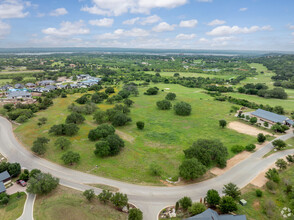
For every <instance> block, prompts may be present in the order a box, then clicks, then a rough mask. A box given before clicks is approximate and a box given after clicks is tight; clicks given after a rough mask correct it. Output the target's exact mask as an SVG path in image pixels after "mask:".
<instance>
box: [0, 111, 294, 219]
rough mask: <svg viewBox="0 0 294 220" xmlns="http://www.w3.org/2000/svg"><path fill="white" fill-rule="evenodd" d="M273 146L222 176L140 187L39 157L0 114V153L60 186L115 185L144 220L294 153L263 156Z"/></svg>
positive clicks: (248, 178) (242, 183) (252, 175)
mask: <svg viewBox="0 0 294 220" xmlns="http://www.w3.org/2000/svg"><path fill="white" fill-rule="evenodd" d="M291 137H294V135H293V133H291V134H286V135H283V136H281V137H279V138H280V139H282V140H287V139H289V138H291ZM272 148H273V146H272V144H271V143H269V144H267V145H266V146H265V147H263V148H261V149H259V150H258V151H257V152H255V153H253V154H252V155H251V156H250V157H249V158H247V159H245V160H244V161H242V162H240V163H239V164H237V165H236V166H234V167H233V168H232V169H230V170H228V171H227V172H226V173H224V174H223V175H220V176H218V177H215V178H213V179H209V180H206V181H204V182H200V183H195V184H191V185H186V186H176V187H153V186H139V185H134V184H130V183H124V182H120V181H116V180H112V179H107V178H103V177H99V176H94V175H91V174H86V173H82V172H79V171H75V170H71V169H68V168H65V167H62V166H60V165H57V164H54V163H51V162H49V161H47V160H45V159H41V158H39V157H37V156H35V155H33V154H32V153H30V152H29V151H27V150H26V149H25V148H24V147H23V146H22V145H21V144H20V143H19V142H18V141H17V140H16V138H15V137H14V134H13V131H12V126H11V123H10V122H9V121H8V120H6V119H5V118H2V117H0V152H1V153H2V154H3V155H4V156H6V157H7V158H8V160H9V161H10V162H18V163H20V164H21V165H22V166H23V167H25V168H27V169H34V168H38V169H40V170H42V171H43V172H49V173H51V174H52V175H54V176H56V177H58V178H60V183H61V184H62V185H65V186H68V187H71V188H74V189H77V190H81V191H84V190H85V189H90V188H93V187H90V186H87V185H85V184H83V183H100V184H106V185H110V186H114V187H117V188H119V189H120V192H123V193H126V194H127V195H128V198H129V200H130V202H131V203H133V204H135V205H136V206H138V207H139V208H140V209H141V210H142V211H143V213H144V219H146V220H155V219H157V214H158V212H159V211H160V210H161V209H162V208H164V207H166V206H168V205H172V204H175V202H176V201H177V200H178V199H179V198H181V197H183V196H190V197H191V198H192V199H193V200H194V201H198V200H199V199H200V198H203V197H204V196H205V194H206V192H207V190H209V189H212V188H213V189H216V190H218V191H219V192H221V190H222V187H223V185H224V184H227V183H229V182H233V183H235V184H237V185H238V186H239V187H240V188H241V187H244V186H246V185H247V184H248V183H249V182H250V181H251V180H252V179H254V178H255V177H256V176H257V175H258V174H259V173H260V172H262V171H264V170H265V169H266V168H267V167H269V166H270V165H272V164H273V163H274V162H275V161H276V160H277V159H278V158H281V157H284V156H286V155H288V154H293V153H294V149H292V150H287V151H280V152H277V153H275V154H273V155H272V156H270V157H267V158H262V156H263V155H264V154H266V153H267V152H269V151H270V150H271V149H272ZM93 189H94V190H95V192H96V193H100V192H101V190H100V189H98V188H93Z"/></svg>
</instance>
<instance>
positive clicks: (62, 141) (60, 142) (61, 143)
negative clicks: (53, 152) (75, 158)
mask: <svg viewBox="0 0 294 220" xmlns="http://www.w3.org/2000/svg"><path fill="white" fill-rule="evenodd" d="M54 145H55V147H58V148H60V149H61V150H65V149H67V148H69V146H70V145H71V142H70V140H68V139H67V138H65V137H59V138H57V139H56V141H55V142H54Z"/></svg>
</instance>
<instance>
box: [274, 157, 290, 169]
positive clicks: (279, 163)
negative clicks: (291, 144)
mask: <svg viewBox="0 0 294 220" xmlns="http://www.w3.org/2000/svg"><path fill="white" fill-rule="evenodd" d="M275 164H276V166H277V167H278V168H279V169H280V170H285V169H286V168H287V162H286V161H285V160H283V159H278V160H277V161H276V163H275Z"/></svg>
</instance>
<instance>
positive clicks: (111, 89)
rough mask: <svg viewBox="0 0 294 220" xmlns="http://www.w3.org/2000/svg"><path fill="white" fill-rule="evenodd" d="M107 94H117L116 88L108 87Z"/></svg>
mask: <svg viewBox="0 0 294 220" xmlns="http://www.w3.org/2000/svg"><path fill="white" fill-rule="evenodd" d="M105 93H108V94H109V93H115V91H114V88H113V87H108V88H106V89H105Z"/></svg>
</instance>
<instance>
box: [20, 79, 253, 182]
mask: <svg viewBox="0 0 294 220" xmlns="http://www.w3.org/2000/svg"><path fill="white" fill-rule="evenodd" d="M156 86H157V87H159V88H160V89H164V88H169V90H166V91H165V92H160V93H159V95H156V96H145V95H143V92H144V91H146V89H147V87H146V88H140V89H139V90H140V95H139V96H138V97H132V99H133V100H134V102H135V104H134V106H133V107H132V108H131V113H130V117H131V118H132V120H133V122H132V123H130V124H129V125H127V126H124V127H120V128H118V130H119V131H120V135H121V137H122V138H123V139H125V143H126V147H125V149H124V150H123V151H122V152H121V153H120V154H119V155H117V156H115V157H109V158H104V159H101V158H98V157H96V156H95V155H94V153H93V151H94V145H95V143H94V142H90V141H89V140H88V138H87V135H88V132H89V130H91V129H93V128H94V127H96V126H97V124H95V123H94V121H93V119H92V116H87V117H86V122H85V123H84V124H82V125H80V131H79V133H78V135H76V136H74V137H71V138H70V140H71V141H72V146H71V147H70V149H69V150H73V151H76V152H79V153H80V155H81V161H80V162H79V163H78V164H76V165H74V166H72V167H71V168H74V169H78V170H81V171H89V172H90V173H92V174H96V175H101V176H105V177H108V178H114V179H119V180H123V181H128V182H134V183H137V184H140V183H142V184H160V182H159V180H160V179H159V178H158V177H153V176H151V175H150V173H149V165H150V164H151V163H152V162H156V163H157V164H158V165H159V166H161V167H162V169H163V175H162V178H167V177H174V176H177V174H178V166H179V164H180V163H181V161H182V159H183V157H184V154H183V150H184V149H186V148H188V147H189V146H190V145H191V144H192V143H193V142H194V141H196V140H197V139H199V138H208V139H211V138H217V139H220V140H221V141H222V142H223V143H224V145H225V146H227V148H228V149H230V148H231V147H232V146H233V145H235V144H241V145H247V144H249V143H255V141H256V138H254V137H251V136H248V135H243V134H240V133H238V132H236V131H233V130H230V129H221V128H220V127H219V124H218V121H219V120H220V119H226V120H227V121H228V122H230V121H233V120H237V119H236V118H235V117H234V116H233V115H231V114H230V113H229V112H230V109H231V106H232V105H231V104H230V103H228V102H217V101H214V100H213V98H212V97H210V96H208V95H206V94H204V93H202V91H201V90H200V89H191V88H185V87H182V86H180V85H167V84H156ZM167 91H171V92H175V93H176V94H177V99H176V101H173V103H176V102H178V101H186V102H188V103H190V104H191V105H192V109H193V110H192V114H191V115H190V116H188V117H181V116H176V115H175V114H174V112H173V110H169V111H160V110H158V109H157V107H156V101H158V100H162V99H164V97H165V95H166V94H167ZM79 96H81V94H75V95H72V96H68V98H66V99H61V98H57V99H55V100H54V106H52V107H50V108H49V109H48V110H46V111H41V112H38V113H37V114H36V117H34V118H32V119H30V121H28V122H26V123H25V124H22V125H20V126H19V127H17V128H16V129H15V133H16V135H17V137H18V138H19V139H20V141H21V142H23V143H24V144H25V146H26V147H27V148H28V149H30V147H31V146H32V142H33V141H34V140H35V139H36V138H37V137H39V136H46V137H49V138H50V139H51V141H50V143H49V146H48V150H47V152H46V154H45V158H47V159H49V160H51V161H54V162H57V163H59V164H63V162H62V161H61V159H60V158H61V155H62V154H63V153H64V152H63V151H62V150H59V149H56V148H55V147H54V144H53V143H54V142H55V140H56V137H55V136H53V135H49V134H48V130H49V129H50V127H51V126H52V125H54V124H59V123H63V122H64V121H65V118H66V116H67V115H68V114H70V112H69V111H68V110H67V106H68V105H70V104H71V103H72V102H73V101H74V100H75V99H76V98H78V97H79ZM99 107H100V108H101V109H103V110H105V109H107V108H111V107H112V106H110V105H105V104H101V105H99ZM40 117H47V118H48V123H47V124H46V125H44V126H42V127H41V128H39V127H38V126H37V121H38V118H40ZM139 120H140V121H144V122H145V129H144V130H143V131H141V130H138V129H137V127H136V125H135V123H136V121H139ZM229 153H230V155H229V156H230V157H232V156H233V155H234V154H233V153H232V152H231V151H230V150H229ZM96 165H97V166H98V167H97V168H95V166H96Z"/></svg>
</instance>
